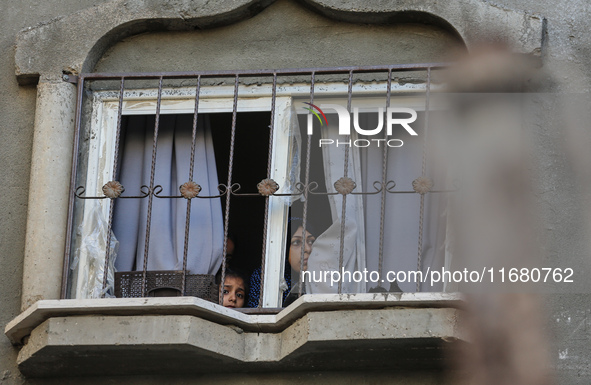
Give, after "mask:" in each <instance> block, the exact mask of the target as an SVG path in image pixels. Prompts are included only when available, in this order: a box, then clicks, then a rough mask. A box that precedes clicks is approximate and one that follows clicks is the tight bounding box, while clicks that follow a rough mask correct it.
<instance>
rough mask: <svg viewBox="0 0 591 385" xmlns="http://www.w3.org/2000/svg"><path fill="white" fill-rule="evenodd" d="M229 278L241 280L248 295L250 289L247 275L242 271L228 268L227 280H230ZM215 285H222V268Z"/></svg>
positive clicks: (216, 276) (216, 277)
mask: <svg viewBox="0 0 591 385" xmlns="http://www.w3.org/2000/svg"><path fill="white" fill-rule="evenodd" d="M228 277H234V278H240V279H241V280H242V283H243V284H244V293H245V294H248V289H249V288H248V279H247V278H246V274H244V273H243V272H242V271H239V270H233V269H230V268H228V267H226V275H225V278H228ZM215 283H216V284H217V285H221V284H222V269H221V268H220V270H219V271H218V273H217V274H216V275H215ZM245 301H246V298H245Z"/></svg>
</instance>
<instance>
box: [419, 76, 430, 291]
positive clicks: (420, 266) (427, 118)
mask: <svg viewBox="0 0 591 385" xmlns="http://www.w3.org/2000/svg"><path fill="white" fill-rule="evenodd" d="M430 90H431V67H429V68H427V90H426V96H425V125H424V130H423V164H422V170H421V175H422V176H423V177H425V174H426V172H427V131H428V129H429V94H430ZM424 217H425V194H421V208H420V212H419V247H418V258H417V272H419V273H420V272H421V271H422V268H423V266H422V265H423V263H422V258H423V257H422V254H423V221H424ZM416 283H417V289H416V290H417V292H418V291H421V281H420V280H417V282H416Z"/></svg>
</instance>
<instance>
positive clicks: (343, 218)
mask: <svg viewBox="0 0 591 385" xmlns="http://www.w3.org/2000/svg"><path fill="white" fill-rule="evenodd" d="M352 94H353V71H349V87H348V90H347V111H349V114H351V95H352ZM350 139H351V135H347V140H350ZM348 175H349V146H345V166H344V170H343V177H344V178H347V177H348ZM346 215H347V195H346V194H343V206H342V208H341V242H340V250H339V271H342V270H343V252H344V249H345V221H346V220H347V218H346ZM342 292H343V280H342V279H341V280H339V294H340V293H342Z"/></svg>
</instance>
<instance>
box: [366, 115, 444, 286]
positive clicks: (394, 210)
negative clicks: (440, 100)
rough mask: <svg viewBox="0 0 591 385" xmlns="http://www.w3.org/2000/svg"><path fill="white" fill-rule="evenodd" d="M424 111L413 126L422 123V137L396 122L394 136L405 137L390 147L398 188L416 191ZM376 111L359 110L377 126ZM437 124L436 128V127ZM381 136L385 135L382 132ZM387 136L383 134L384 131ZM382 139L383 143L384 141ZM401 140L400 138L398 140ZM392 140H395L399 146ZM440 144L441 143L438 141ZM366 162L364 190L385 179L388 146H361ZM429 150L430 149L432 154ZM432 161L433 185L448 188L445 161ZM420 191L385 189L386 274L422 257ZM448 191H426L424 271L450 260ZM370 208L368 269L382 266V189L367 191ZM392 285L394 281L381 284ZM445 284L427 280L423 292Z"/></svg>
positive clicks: (391, 173)
mask: <svg viewBox="0 0 591 385" xmlns="http://www.w3.org/2000/svg"><path fill="white" fill-rule="evenodd" d="M422 118H423V114H421V113H419V120H418V121H417V123H416V124H414V125H413V127H416V128H417V132H418V136H414V137H413V136H410V135H409V134H408V133H406V131H405V130H403V129H402V128H400V130H398V131H397V129H396V127H395V128H394V130H393V133H392V136H391V137H390V138H392V139H400V140H402V141H403V142H404V144H403V145H402V146H401V147H397V148H394V147H391V148H388V157H387V178H386V180H387V181H389V180H393V181H395V183H396V187H395V188H394V190H398V191H403V190H404V191H412V190H413V188H412V181H413V180H414V179H416V178H418V177H419V176H421V173H422V158H423V140H424V137H423V135H424V131H423V130H422V127H423V121H422ZM377 120H378V115H377V114H376V113H367V114H361V115H360V119H359V121H360V125H361V126H362V127H368V128H375V127H377V124H378V121H377ZM432 129H436V128H434V127H433V128H432ZM429 134H430V136H429V139H432V140H434V139H435V138H436V137H437V135H435V134H434V133H433V132H430V133H429ZM380 135H383V134H382V133H381V134H380ZM381 137H382V138H383V136H381ZM382 143H383V142H382ZM398 144H399V143H398ZM398 144H397V143H395V142H392V145H398ZM435 145H436V144H435ZM359 150H360V151H359V152H360V155H361V158H362V159H361V165H362V174H363V189H364V190H365V191H375V189H374V187H373V182H374V181H381V180H382V169H383V167H382V164H383V145H382V146H380V148H377V146H375V145H372V146H370V147H367V148H360V149H359ZM429 155H430V152H429V151H427V156H429ZM429 160H431V162H429V161H428V163H427V175H426V176H427V177H429V178H431V179H432V180H433V181H434V187H433V189H434V190H437V189H444V187H445V179H446V178H445V175H443V174H440V173H439V171H438V168H439V166H440V165H437V164H434V163H436V162H433V157H430V159H429ZM420 199H421V198H420V195H419V194H417V193H412V194H391V193H386V206H385V216H384V237H383V239H384V247H383V267H382V274H383V275H384V276H383V277H382V278H384V279H385V278H387V277H385V274H386V273H387V272H388V271H396V272H398V271H401V270H402V271H405V272H408V271H415V270H417V262H418V241H419V240H418V232H419V218H420V215H419V214H420ZM446 199H447V197H446V195H445V194H441V193H427V194H426V195H425V206H424V218H423V243H422V252H421V270H422V271H423V272H426V271H427V269H430V270H431V271H432V270H434V269H438V270H439V271H441V267H442V266H443V264H444V263H445V259H446V256H445V254H446V253H445V244H446V243H445V235H446V218H445V216H446V213H445V202H446ZM363 200H364V207H365V228H366V232H365V243H366V245H367V268H368V270H369V271H378V270H379V246H380V215H381V194H376V195H366V196H364V198H363ZM377 285H378V284H377V283H371V282H369V283H368V284H367V288H368V289H369V288H372V287H376V286H377ZM398 285H399V287H400V289H402V291H404V292H414V291H416V283H415V282H414V281H413V282H399V283H398ZM381 286H382V287H384V288H385V289H386V290H389V288H390V283H388V282H384V283H383V284H382V285H381ZM442 290H443V286H442V285H441V284H437V285H435V286H430V285H429V284H428V283H423V284H422V285H421V291H442Z"/></svg>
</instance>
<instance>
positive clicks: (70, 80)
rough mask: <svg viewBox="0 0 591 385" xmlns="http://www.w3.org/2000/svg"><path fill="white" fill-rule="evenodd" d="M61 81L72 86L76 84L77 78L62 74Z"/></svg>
mask: <svg viewBox="0 0 591 385" xmlns="http://www.w3.org/2000/svg"><path fill="white" fill-rule="evenodd" d="M62 80H63V81H65V82H68V83H72V84H78V76H76V75H70V74H63V75H62Z"/></svg>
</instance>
